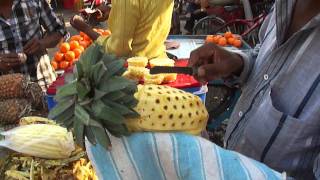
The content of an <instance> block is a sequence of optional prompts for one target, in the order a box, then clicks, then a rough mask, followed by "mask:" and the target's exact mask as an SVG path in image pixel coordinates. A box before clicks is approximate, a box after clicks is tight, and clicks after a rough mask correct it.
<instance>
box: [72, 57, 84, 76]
mask: <svg viewBox="0 0 320 180" xmlns="http://www.w3.org/2000/svg"><path fill="white" fill-rule="evenodd" d="M75 70H76V71H75ZM75 70H74V73H75V74H76V76H77V79H81V78H82V77H83V76H84V71H83V66H82V64H81V63H80V62H79V61H78V62H76V66H75Z"/></svg>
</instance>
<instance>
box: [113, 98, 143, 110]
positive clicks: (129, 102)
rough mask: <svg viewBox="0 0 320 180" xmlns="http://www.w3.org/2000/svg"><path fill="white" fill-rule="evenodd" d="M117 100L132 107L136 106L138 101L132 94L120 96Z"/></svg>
mask: <svg viewBox="0 0 320 180" xmlns="http://www.w3.org/2000/svg"><path fill="white" fill-rule="evenodd" d="M117 102H118V103H120V104H122V105H125V106H127V107H130V108H134V107H136V106H137V104H138V102H139V101H138V100H137V99H136V98H135V97H134V96H130V95H127V96H125V97H122V98H120V99H119V100H118V101H117Z"/></svg>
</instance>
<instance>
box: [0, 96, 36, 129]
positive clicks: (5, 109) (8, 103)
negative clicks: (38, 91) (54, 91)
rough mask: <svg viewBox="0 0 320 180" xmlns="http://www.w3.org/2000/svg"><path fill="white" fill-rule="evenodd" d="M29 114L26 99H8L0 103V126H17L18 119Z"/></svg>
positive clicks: (28, 104)
mask: <svg viewBox="0 0 320 180" xmlns="http://www.w3.org/2000/svg"><path fill="white" fill-rule="evenodd" d="M30 112H31V103H30V102H29V101H28V100H27V99H8V100H3V101H0V126H3V125H9V124H17V123H19V119H20V118H21V117H23V116H26V115H28V114H29V113H30Z"/></svg>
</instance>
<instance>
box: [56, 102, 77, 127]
mask: <svg viewBox="0 0 320 180" xmlns="http://www.w3.org/2000/svg"><path fill="white" fill-rule="evenodd" d="M72 116H74V106H72V107H70V108H68V109H67V110H66V111H64V112H63V113H62V114H60V115H59V116H57V117H56V118H55V120H56V121H57V123H58V124H61V125H63V126H64V127H67V126H66V122H67V121H69V120H70V119H71V118H72Z"/></svg>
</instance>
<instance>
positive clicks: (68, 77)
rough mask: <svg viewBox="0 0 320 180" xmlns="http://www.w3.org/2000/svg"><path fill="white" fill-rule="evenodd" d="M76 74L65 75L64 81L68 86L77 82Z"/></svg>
mask: <svg viewBox="0 0 320 180" xmlns="http://www.w3.org/2000/svg"><path fill="white" fill-rule="evenodd" d="M75 79H76V78H75V74H73V73H65V75H64V81H65V82H66V84H69V83H72V82H73V81H75Z"/></svg>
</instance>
